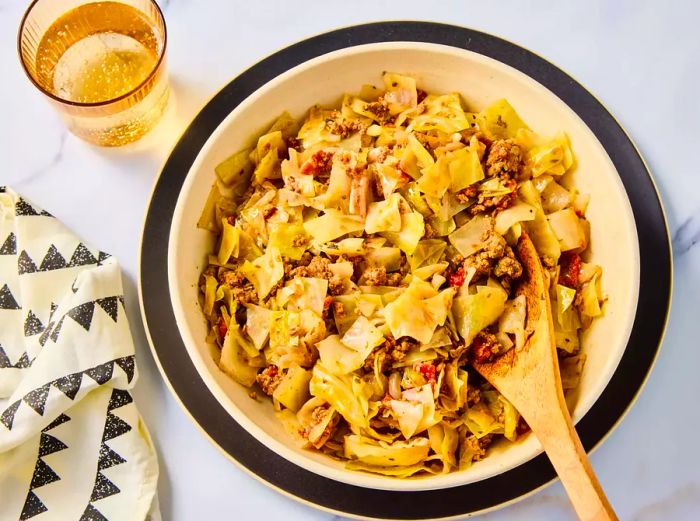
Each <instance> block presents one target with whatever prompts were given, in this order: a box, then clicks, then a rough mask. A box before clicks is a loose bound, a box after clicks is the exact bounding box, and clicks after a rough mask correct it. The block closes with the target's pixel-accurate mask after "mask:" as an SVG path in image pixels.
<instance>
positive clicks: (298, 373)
mask: <svg viewBox="0 0 700 521" xmlns="http://www.w3.org/2000/svg"><path fill="white" fill-rule="evenodd" d="M310 381H311V371H307V370H306V369H303V368H302V367H299V366H298V365H292V366H291V367H290V368H289V369H288V370H287V374H285V375H284V378H283V379H282V380H281V381H280V383H279V385H278V386H277V388H276V389H275V391H274V392H273V393H272V397H273V398H274V399H275V400H277V401H278V402H279V403H281V404H282V405H284V406H285V407H286V408H287V409H289V410H291V411H292V412H297V411H298V410H299V409H300V408H301V406H302V405H303V404H304V402H306V401H307V400H308V399H309V382H310Z"/></svg>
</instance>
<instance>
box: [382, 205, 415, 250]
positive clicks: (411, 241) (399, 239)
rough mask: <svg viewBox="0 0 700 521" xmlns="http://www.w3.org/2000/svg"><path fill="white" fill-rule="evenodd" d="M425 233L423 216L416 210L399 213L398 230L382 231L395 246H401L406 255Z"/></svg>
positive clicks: (413, 248)
mask: <svg viewBox="0 0 700 521" xmlns="http://www.w3.org/2000/svg"><path fill="white" fill-rule="evenodd" d="M424 234H425V223H424V221H423V216H422V215H421V214H420V213H418V212H411V213H404V214H401V230H400V231H398V232H382V233H381V235H382V236H383V237H386V238H387V239H389V240H390V241H391V242H393V243H394V244H395V245H396V246H398V247H399V248H401V250H403V252H404V253H406V255H411V254H413V252H414V251H415V250H416V247H417V246H418V241H420V240H421V237H423V235H424Z"/></svg>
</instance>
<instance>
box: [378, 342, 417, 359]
mask: <svg viewBox="0 0 700 521" xmlns="http://www.w3.org/2000/svg"><path fill="white" fill-rule="evenodd" d="M383 345H384V346H385V347H386V349H387V353H388V354H389V356H390V357H391V359H392V360H393V361H395V362H400V361H402V360H403V359H404V358H406V353H407V352H408V350H409V349H411V348H412V347H416V346H417V345H418V342H416V341H415V340H413V339H412V338H410V337H407V336H404V337H401V338H399V339H398V340H394V339H393V338H391V337H389V338H387V339H386V340H385V341H384V344H383Z"/></svg>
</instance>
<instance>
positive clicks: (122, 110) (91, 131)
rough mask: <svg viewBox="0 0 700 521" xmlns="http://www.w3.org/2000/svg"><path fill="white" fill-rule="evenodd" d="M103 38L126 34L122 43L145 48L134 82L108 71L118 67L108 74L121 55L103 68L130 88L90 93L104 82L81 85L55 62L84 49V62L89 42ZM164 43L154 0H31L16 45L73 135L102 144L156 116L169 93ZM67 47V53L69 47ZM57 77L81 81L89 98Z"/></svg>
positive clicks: (123, 137) (117, 141)
mask: <svg viewBox="0 0 700 521" xmlns="http://www.w3.org/2000/svg"><path fill="white" fill-rule="evenodd" d="M90 37H92V38H93V40H92V41H90V42H88V43H89V44H90V45H83V44H85V43H86V42H85V40H86V39H88V38H90ZM126 37H128V38H126ZM100 38H107V39H110V38H117V39H118V38H123V39H124V40H125V41H126V42H127V44H128V42H134V45H136V46H138V48H139V49H143V50H144V51H145V50H148V53H147V57H148V58H149V60H148V61H144V62H143V63H140V65H141V66H142V68H141V69H140V71H139V72H141V73H143V75H142V76H134V78H138V81H137V82H136V83H134V85H131V84H129V83H128V82H127V80H125V79H124V78H123V77H110V74H112V70H114V71H116V72H114V73H113V76H114V75H119V71H120V70H122V69H120V68H119V66H120V65H121V63H120V62H119V58H118V57H116V58H115V57H112V68H110V69H105V70H109V73H105V74H106V78H107V84H109V83H110V82H111V81H112V80H114V83H115V84H118V85H127V86H128V89H127V90H125V91H124V92H121V91H115V92H118V94H115V95H114V96H109V95H107V97H106V98H105V99H102V98H97V99H93V98H94V97H95V96H99V93H100V92H101V90H100V89H95V88H94V85H90V84H88V83H86V84H85V85H79V84H78V82H80V81H83V79H84V78H82V77H79V76H78V75H77V74H76V77H75V78H72V77H71V74H73V70H72V69H71V68H70V67H69V66H66V65H62V66H61V67H59V64H61V63H62V64H65V63H66V62H68V59H67V58H66V57H67V56H71V59H72V60H73V62H75V63H80V60H82V58H83V57H85V60H84V61H85V62H88V61H89V59H90V56H89V55H86V53H90V52H91V50H92V49H97V52H99V51H100V50H101V47H100V45H101V42H102V41H103V40H101V39H100ZM166 43H167V33H166V27H165V21H164V19H163V14H162V12H161V11H160V9H159V7H158V5H157V4H156V3H155V2H154V1H152V0H115V1H106V2H86V1H80V0H34V1H33V2H32V3H31V5H30V6H29V8H28V9H27V12H26V13H25V15H24V18H23V19H22V23H21V26H20V29H19V34H18V51H19V55H20V59H21V62H22V66H23V67H24V70H25V71H26V73H27V76H28V77H29V79H30V80H31V81H32V83H34V85H35V86H36V87H37V88H38V89H39V90H40V91H41V92H42V93H43V94H44V95H46V96H47V97H48V98H49V99H50V100H51V102H52V103H53V105H54V106H55V107H56V108H57V109H58V111H59V112H60V113H61V115H62V117H63V119H64V120H65V121H66V124H67V126H68V128H69V129H70V130H71V131H72V132H73V133H74V134H75V135H77V136H78V137H80V138H82V139H85V140H86V141H89V142H91V143H94V144H97V145H102V146H118V145H123V144H125V143H129V142H132V141H135V140H137V139H139V138H140V137H141V136H143V135H144V134H145V133H146V132H148V131H149V130H150V129H151V128H152V127H153V126H154V125H155V124H156V122H157V121H158V120H159V119H160V116H161V115H162V113H163V111H164V110H165V107H166V105H167V100H168V84H167V74H166V67H165V63H166V59H165V55H166V52H165V51H166ZM76 44H78V45H76ZM74 45H75V46H76V47H73V46H74ZM78 49H80V51H78ZM68 50H70V51H71V53H72V54H70V55H69V54H67V51H68ZM74 51H75V52H74ZM80 52H82V53H83V54H82V55H81V54H80ZM115 56H116V55H115ZM61 60H63V61H61ZM73 62H71V63H73ZM143 67H147V69H143ZM122 68H123V67H122ZM103 72H104V71H103ZM59 73H60V74H59ZM59 76H60V78H59ZM59 79H60V82H59ZM88 79H90V77H88ZM92 79H94V78H92ZM73 80H75V82H73ZM103 80H104V76H103V77H102V80H100V81H101V83H99V82H98V83H96V85H98V86H99V87H104V86H105V81H103ZM72 82H73V83H72ZM59 83H61V85H63V84H65V85H68V86H73V87H76V89H77V88H82V89H83V91H84V92H86V93H87V94H90V95H91V96H93V98H90V99H89V100H86V99H83V98H80V99H76V98H75V97H74V98H72V99H71V97H70V96H67V95H66V91H65V89H63V90H62V89H61V86H60V85H59ZM93 83H94V82H93ZM108 86H109V85H108ZM91 88H92V90H90V89H91ZM125 88H126V87H125ZM105 92H110V91H109V90H108V89H107V90H105Z"/></svg>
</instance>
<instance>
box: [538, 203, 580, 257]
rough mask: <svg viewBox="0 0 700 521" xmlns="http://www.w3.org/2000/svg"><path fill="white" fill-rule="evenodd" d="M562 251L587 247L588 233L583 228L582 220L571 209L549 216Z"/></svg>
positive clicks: (548, 218)
mask: <svg viewBox="0 0 700 521" xmlns="http://www.w3.org/2000/svg"><path fill="white" fill-rule="evenodd" d="M547 220H548V221H549V225H550V226H551V228H552V230H553V231H554V234H555V235H556V237H557V239H559V246H560V248H561V251H569V250H576V249H579V248H584V247H585V246H586V233H585V231H584V229H583V226H581V220H580V219H579V218H578V215H576V212H574V210H572V209H571V208H567V209H565V210H559V211H558V212H554V213H551V214H549V215H548V216H547Z"/></svg>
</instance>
